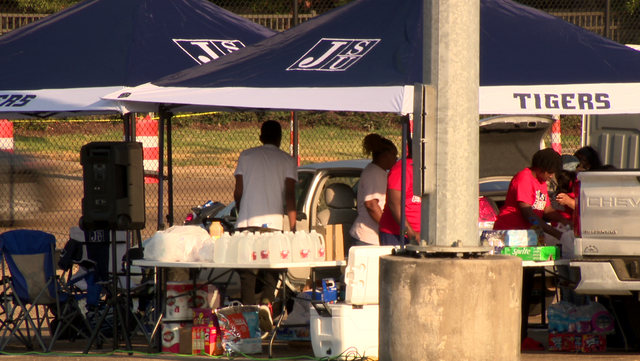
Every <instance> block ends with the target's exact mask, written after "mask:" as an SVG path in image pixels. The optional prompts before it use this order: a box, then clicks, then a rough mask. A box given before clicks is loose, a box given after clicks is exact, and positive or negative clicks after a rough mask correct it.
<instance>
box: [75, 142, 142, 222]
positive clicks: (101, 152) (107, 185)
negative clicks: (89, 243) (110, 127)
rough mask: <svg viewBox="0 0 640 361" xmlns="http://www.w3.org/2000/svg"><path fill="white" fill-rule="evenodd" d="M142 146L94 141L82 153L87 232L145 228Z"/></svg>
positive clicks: (83, 211) (84, 213)
mask: <svg viewBox="0 0 640 361" xmlns="http://www.w3.org/2000/svg"><path fill="white" fill-rule="evenodd" d="M142 159H143V153H142V144H141V143H135V142H93V143H88V144H86V145H84V146H83V147H82V149H81V150H80V163H81V164H82V170H83V180H84V198H83V199H82V218H80V228H82V229H83V230H88V231H91V230H98V229H104V230H125V231H126V230H135V229H143V228H144V226H145V202H144V169H143V163H142Z"/></svg>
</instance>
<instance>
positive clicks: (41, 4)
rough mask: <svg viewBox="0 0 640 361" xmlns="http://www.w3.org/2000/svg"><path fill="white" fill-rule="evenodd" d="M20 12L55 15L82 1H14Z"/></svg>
mask: <svg viewBox="0 0 640 361" xmlns="http://www.w3.org/2000/svg"><path fill="white" fill-rule="evenodd" d="M14 1H15V3H16V5H17V6H18V8H19V9H20V10H22V11H23V12H25V13H33V14H53V13H55V12H58V11H60V10H62V9H64V8H67V7H69V6H71V5H73V4H76V3H78V2H80V0H14Z"/></svg>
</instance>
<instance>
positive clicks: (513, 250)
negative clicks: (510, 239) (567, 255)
mask: <svg viewBox="0 0 640 361" xmlns="http://www.w3.org/2000/svg"><path fill="white" fill-rule="evenodd" d="M501 253H502V254H506V255H509V256H517V257H520V258H522V260H523V261H552V260H556V259H558V258H560V257H558V255H559V251H558V247H556V246H545V247H504V248H503V249H502V251H501Z"/></svg>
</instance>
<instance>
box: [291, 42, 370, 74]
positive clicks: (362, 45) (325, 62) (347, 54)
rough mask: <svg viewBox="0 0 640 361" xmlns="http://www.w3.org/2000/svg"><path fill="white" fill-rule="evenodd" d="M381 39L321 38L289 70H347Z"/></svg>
mask: <svg viewBox="0 0 640 361" xmlns="http://www.w3.org/2000/svg"><path fill="white" fill-rule="evenodd" d="M378 42H380V39H324V38H323V39H320V41H318V42H317V43H316V45H314V46H313V47H312V48H311V49H310V50H309V51H307V52H306V53H305V54H304V55H303V56H302V57H301V58H300V59H298V61H296V62H295V63H293V64H292V65H291V66H290V67H288V68H287V70H315V71H345V70H347V69H348V68H349V67H350V66H352V65H353V64H355V63H356V62H357V61H358V60H360V59H361V58H362V57H363V56H364V55H365V54H367V53H368V52H369V50H371V49H372V48H373V47H374V46H376V44H378Z"/></svg>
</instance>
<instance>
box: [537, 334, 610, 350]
mask: <svg viewBox="0 0 640 361" xmlns="http://www.w3.org/2000/svg"><path fill="white" fill-rule="evenodd" d="M606 348H607V338H606V336H605V335H593V334H578V333H550V334H549V351H564V352H582V353H593V352H605V351H606Z"/></svg>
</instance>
